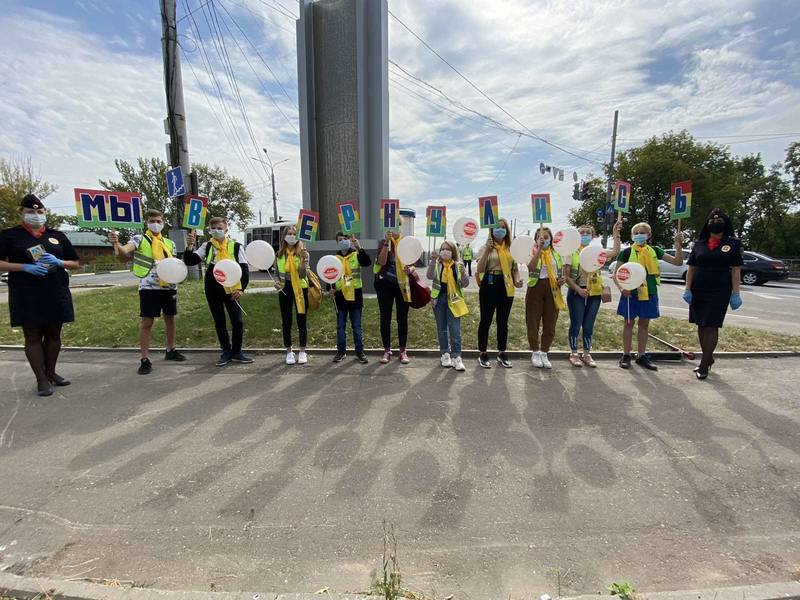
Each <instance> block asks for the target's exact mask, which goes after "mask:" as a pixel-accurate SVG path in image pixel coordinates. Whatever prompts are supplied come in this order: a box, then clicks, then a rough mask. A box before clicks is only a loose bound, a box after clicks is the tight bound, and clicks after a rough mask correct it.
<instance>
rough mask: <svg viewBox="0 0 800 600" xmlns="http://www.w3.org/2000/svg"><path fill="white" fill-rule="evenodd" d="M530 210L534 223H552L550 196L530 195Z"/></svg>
mask: <svg viewBox="0 0 800 600" xmlns="http://www.w3.org/2000/svg"><path fill="white" fill-rule="evenodd" d="M531 208H532V209H533V221H534V223H552V222H553V211H552V210H551V208H550V194H531Z"/></svg>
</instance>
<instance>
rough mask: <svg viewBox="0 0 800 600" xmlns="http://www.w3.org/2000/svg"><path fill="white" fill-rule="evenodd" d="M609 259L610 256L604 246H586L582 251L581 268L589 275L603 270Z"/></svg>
mask: <svg viewBox="0 0 800 600" xmlns="http://www.w3.org/2000/svg"><path fill="white" fill-rule="evenodd" d="M607 258H608V254H607V253H606V251H605V248H603V247H602V246H586V248H584V249H583V250H581V255H580V263H581V268H583V270H584V271H586V272H587V273H594V272H595V271H599V270H600V269H601V268H603V265H604V264H606V259H607Z"/></svg>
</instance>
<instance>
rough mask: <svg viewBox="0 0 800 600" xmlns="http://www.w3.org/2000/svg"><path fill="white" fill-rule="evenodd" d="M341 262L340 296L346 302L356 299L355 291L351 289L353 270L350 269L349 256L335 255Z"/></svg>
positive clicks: (353, 288)
mask: <svg viewBox="0 0 800 600" xmlns="http://www.w3.org/2000/svg"><path fill="white" fill-rule="evenodd" d="M337 258H338V259H339V260H340V261H341V262H342V279H341V281H342V295H343V296H344V299H345V300H347V301H348V302H353V301H354V300H355V299H356V289H355V287H353V270H352V269H351V268H350V256H349V255H347V256H342V255H341V254H339V255H337Z"/></svg>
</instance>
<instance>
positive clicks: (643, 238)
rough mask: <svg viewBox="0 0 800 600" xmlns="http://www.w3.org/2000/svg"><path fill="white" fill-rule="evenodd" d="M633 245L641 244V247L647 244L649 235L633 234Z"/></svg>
mask: <svg viewBox="0 0 800 600" xmlns="http://www.w3.org/2000/svg"><path fill="white" fill-rule="evenodd" d="M633 243H634V244H639V245H640V246H642V245H644V244H646V243H647V234H646V233H634V234H633Z"/></svg>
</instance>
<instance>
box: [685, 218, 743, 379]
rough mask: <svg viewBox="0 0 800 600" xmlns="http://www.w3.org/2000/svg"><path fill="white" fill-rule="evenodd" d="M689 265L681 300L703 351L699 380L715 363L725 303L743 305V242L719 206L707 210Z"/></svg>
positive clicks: (731, 305) (736, 307) (732, 305)
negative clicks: (685, 305) (740, 285)
mask: <svg viewBox="0 0 800 600" xmlns="http://www.w3.org/2000/svg"><path fill="white" fill-rule="evenodd" d="M688 265H689V270H688V271H687V273H686V290H685V291H684V293H683V299H684V300H686V302H688V303H689V322H690V323H696V324H697V335H698V337H699V338H700V347H701V348H702V350H703V358H702V359H701V360H700V366H699V367H697V368H696V369H695V370H694V372H695V375H696V376H697V378H698V379H705V378H706V377H708V370H709V369H710V368H711V365H713V364H714V350H715V349H716V348H717V342H718V340H719V328H720V327H722V322H723V321H724V320H725V313H726V312H727V310H728V305H730V307H731V308H732V309H733V310H737V309H738V308H739V307H740V306H741V305H742V298H741V296H740V295H739V284H740V282H741V272H742V268H741V267H742V243H741V242H740V241H739V240H737V239H736V238H735V237H733V224H732V223H731V220H730V217H728V215H727V214H725V211H723V210H722V209H720V208H715V209H714V210H712V211H711V212H710V213H709V215H708V218H707V219H706V224H705V225H704V226H703V229H702V230H701V231H700V236H699V238H698V240H697V243H696V244H695V245H694V247H693V248H692V253H691V254H690V255H689V261H688Z"/></svg>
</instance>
